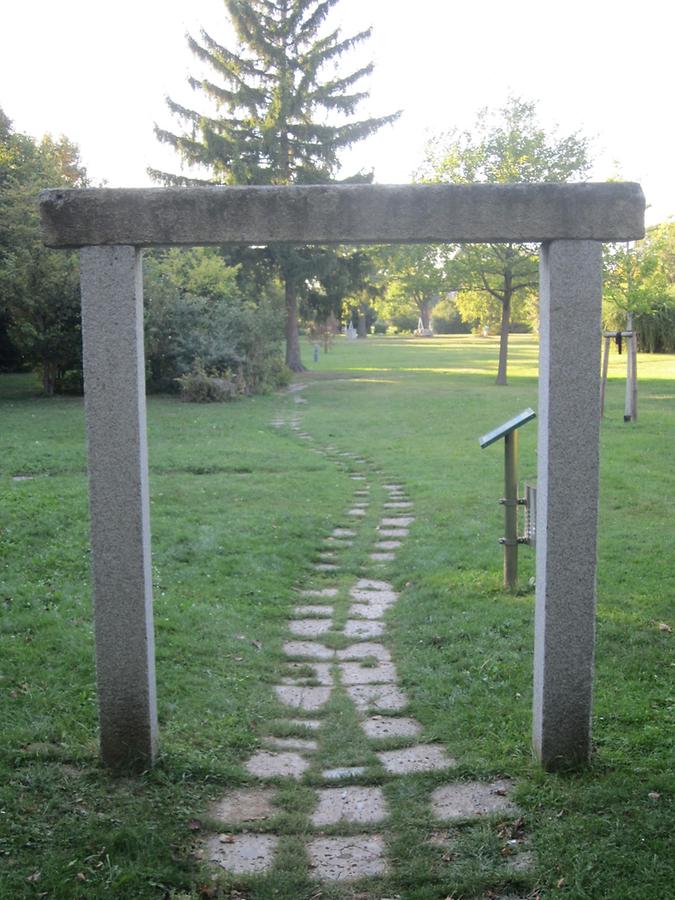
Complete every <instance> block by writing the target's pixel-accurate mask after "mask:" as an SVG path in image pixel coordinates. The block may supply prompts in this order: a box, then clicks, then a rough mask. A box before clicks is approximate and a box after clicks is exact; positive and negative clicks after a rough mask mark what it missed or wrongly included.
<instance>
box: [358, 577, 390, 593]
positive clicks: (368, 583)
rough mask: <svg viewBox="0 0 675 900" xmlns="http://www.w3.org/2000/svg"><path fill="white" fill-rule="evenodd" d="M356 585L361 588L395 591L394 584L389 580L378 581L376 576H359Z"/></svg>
mask: <svg viewBox="0 0 675 900" xmlns="http://www.w3.org/2000/svg"><path fill="white" fill-rule="evenodd" d="M354 586H355V587H356V588H357V589H359V590H366V591H391V592H392V593H393V592H394V588H393V586H392V585H391V584H389V582H388V581H378V580H377V579H375V578H359V580H358V581H357V582H356V584H355V585H354Z"/></svg>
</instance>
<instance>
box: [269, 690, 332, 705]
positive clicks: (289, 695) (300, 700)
mask: <svg viewBox="0 0 675 900" xmlns="http://www.w3.org/2000/svg"><path fill="white" fill-rule="evenodd" d="M274 691H275V693H276V695H277V698H278V699H279V700H280V701H281V703H283V704H284V706H290V707H292V708H293V709H302V710H304V711H305V712H316V711H317V710H319V709H321V707H322V706H325V705H326V703H328V700H329V699H330V691H331V689H330V688H329V687H293V686H291V685H286V684H277V685H275V686H274Z"/></svg>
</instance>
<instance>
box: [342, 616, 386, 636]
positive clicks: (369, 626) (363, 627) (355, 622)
mask: <svg viewBox="0 0 675 900" xmlns="http://www.w3.org/2000/svg"><path fill="white" fill-rule="evenodd" d="M342 633H343V634H344V635H345V636H346V637H352V638H374V637H382V635H383V634H384V622H378V621H365V622H363V621H361V620H360V619H348V620H347V621H346V622H345V627H344V628H343V630H342Z"/></svg>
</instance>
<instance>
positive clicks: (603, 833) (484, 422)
mask: <svg viewBox="0 0 675 900" xmlns="http://www.w3.org/2000/svg"><path fill="white" fill-rule="evenodd" d="M536 356H537V347H536V344H535V342H534V340H533V339H532V338H531V337H529V336H513V337H512V341H511V363H510V383H509V386H508V387H505V388H498V387H495V386H494V384H493V381H494V374H495V371H496V359H497V343H496V340H495V339H480V338H474V337H468V336H466V337H465V336H459V337H448V338H433V339H415V338H392V337H386V338H369V339H368V340H367V341H358V342H357V341H354V342H347V341H346V340H345V339H342V338H341V339H338V340H337V342H336V344H335V346H334V348H332V349H331V350H330V352H329V353H328V354H321V357H320V360H319V362H318V363H316V364H311V363H310V364H309V365H310V367H311V369H312V372H311V373H310V374H309V375H308V377H307V379H305V380H306V381H307V383H308V387H307V389H306V390H305V391H304V392H303V395H302V396H303V398H305V399H306V400H307V401H308V402H307V403H306V404H302V405H301V404H296V403H295V400H294V396H293V395H291V394H286V393H283V394H279V395H275V396H269V397H263V398H255V399H250V400H246V401H240V402H236V403H233V404H227V405H209V406H196V405H190V404H182V403H179V402H178V401H176V400H175V399H170V398H161V397H153V398H150V400H149V403H148V420H149V443H150V473H151V504H152V509H151V514H152V533H153V581H154V590H155V628H156V641H157V682H158V694H159V717H160V729H161V758H160V761H159V764H158V765H157V767H156V768H155V769H154V770H153V771H151V772H148V773H146V774H145V775H143V776H142V777H140V778H138V779H128V778H120V777H113V776H111V775H110V774H109V773H108V772H106V771H105V770H104V769H102V768H101V767H100V766H99V764H98V761H97V725H96V718H97V716H96V694H95V673H94V658H93V641H92V621H91V597H90V580H89V557H88V537H87V529H88V514H87V497H86V476H85V444H84V422H83V411H82V403H81V400H79V399H76V398H55V399H52V400H44V399H41V398H38V397H36V396H35V386H34V384H33V382H32V380H31V379H30V378H28V377H26V376H2V377H1V378H0V422H1V423H2V428H1V431H0V510H1V511H2V513H1V519H0V604H1V607H0V608H1V609H2V616H1V618H0V624H1V630H0V733H1V734H2V742H1V743H2V746H1V750H0V900H4V898H8V900H10V898H23V897H27V898H32V897H47V898H97V897H101V898H109V897H113V898H163V897H166V898H174V900H179V898H181V900H182V898H185V900H187V898H200V897H216V896H220V897H230V898H250V900H268V898H269V900H271V898H279V900H310V898H315V900H318V898H326V900H328V898H336V900H337V898H357V897H360V898H364V900H365V898H368V900H371V898H373V900H384V898H387V897H389V898H393V897H400V898H405V900H408V898H410V900H432V898H433V900H436V898H438V900H443V898H447V897H452V898H453V900H460V898H466V900H469V898H479V897H495V896H510V897H524V896H528V895H530V894H532V896H535V895H536V894H537V893H538V895H539V896H540V897H542V898H548V897H555V898H558V897H561V898H562V897H566V898H588V900H596V898H617V900H620V898H636V900H638V898H639V900H643V898H654V900H661V898H663V900H665V898H668V897H671V896H673V895H675V871H674V868H673V846H672V838H671V836H672V805H671V804H672V797H673V782H672V774H671V773H672V763H673V760H672V722H671V723H669V719H668V717H669V714H670V713H671V712H672V704H673V700H672V673H673V668H672V665H673V663H672V655H671V649H670V648H671V641H672V635H671V632H670V627H673V625H674V622H673V608H674V603H673V601H674V600H675V578H674V576H673V568H674V566H673V556H674V552H673V548H674V535H675V529H674V527H673V503H674V502H675V467H674V466H673V447H675V357H673V356H640V358H639V362H638V374H639V379H640V398H639V415H640V418H639V421H638V422H637V423H628V424H626V423H624V422H623V390H624V380H623V375H624V370H622V368H621V367H622V366H623V365H624V364H625V357H621V358H620V359H619V358H617V356H616V354H615V353H614V354H613V356H612V365H611V367H610V383H609V387H608V395H607V406H606V417H605V420H604V422H603V426H602V468H601V509H600V563H599V572H598V593H599V597H598V600H599V606H598V644H597V670H596V689H595V706H594V723H593V729H594V732H593V733H594V754H593V760H592V765H591V766H590V768H589V769H587V770H585V771H582V772H576V773H568V774H563V775H544V774H543V773H541V772H540V771H539V770H538V769H537V768H536V766H534V765H533V763H532V760H531V753H530V729H531V713H530V707H531V680H532V643H533V637H532V630H533V627H532V626H533V600H534V594H533V590H532V588H531V587H530V586H529V579H530V577H531V576H532V575H533V557H532V553H531V551H530V550H529V549H528V548H525V549H523V550H522V551H521V554H520V562H521V584H522V590H521V591H520V592H519V593H518V594H515V595H508V594H505V593H504V592H503V591H502V590H501V548H500V547H499V545H498V544H497V538H498V537H500V536H501V534H502V527H503V525H502V511H501V507H499V506H498V505H497V503H496V502H495V501H496V500H497V498H498V497H500V496H501V494H502V462H503V461H502V449H501V445H496V446H494V447H491V448H489V449H487V450H485V451H481V450H480V449H479V446H478V437H479V436H480V435H481V434H483V433H485V432H486V431H489V430H490V429H491V428H492V427H494V426H496V425H498V424H499V423H501V422H502V421H504V420H505V419H507V418H510V417H511V416H512V415H513V414H515V413H517V412H519V411H520V410H522V409H523V408H524V407H526V406H532V407H533V408H535V409H536V408H537V396H536ZM305 357H306V358H307V359H309V358H311V348H310V347H309V345H308V347H307V348H306V349H305ZM570 364H571V365H573V360H571V361H570ZM296 411H297V412H300V413H301V415H302V426H303V428H305V429H306V430H307V431H308V432H310V433H311V434H312V435H313V436H314V437H315V438H316V440H317V442H318V443H319V444H320V445H328V444H331V445H333V446H335V447H336V448H337V449H338V450H345V451H346V450H353V451H356V452H358V453H360V454H362V455H363V456H364V457H365V458H366V459H367V460H368V461H369V464H371V465H372V466H373V467H377V468H380V469H382V470H383V473H384V475H385V476H386V477H388V478H390V479H392V480H394V479H395V480H397V481H401V482H402V483H403V484H404V485H405V486H406V489H407V492H408V493H409V495H410V497H411V499H412V500H413V501H414V503H415V514H416V516H417V521H416V522H415V524H414V525H413V526H412V529H411V533H410V537H409V538H408V539H407V541H406V542H405V544H404V547H403V548H402V550H401V552H400V553H399V554H398V557H397V559H396V561H395V562H394V563H392V564H391V566H390V568H389V569H388V570H386V576H387V577H388V578H389V580H391V581H393V583H394V584H395V586H396V587H397V589H398V590H400V591H401V599H400V601H399V603H398V605H397V606H396V607H395V608H394V609H393V610H391V612H390V614H389V617H388V632H387V638H386V640H387V643H388V645H389V646H390V647H391V649H392V653H393V656H394V659H395V661H396V665H397V668H398V672H399V677H400V680H401V683H402V686H403V687H404V688H405V690H406V691H407V693H408V694H409V696H410V699H411V707H412V709H411V712H412V714H413V715H414V716H415V717H416V718H417V719H418V720H419V721H420V722H421V723H422V726H423V729H424V734H423V738H424V740H437V741H440V742H442V743H444V744H445V745H446V747H447V748H448V752H449V754H450V755H451V756H453V757H455V758H456V759H457V760H458V763H459V765H458V768H457V769H456V770H454V771H453V776H452V777H453V779H454V778H455V777H457V778H467V779H469V778H478V779H480V778H496V777H500V776H508V777H511V778H514V779H515V780H516V781H517V782H518V785H519V786H518V789H517V793H516V799H517V801H518V804H519V806H520V807H521V808H522V810H523V816H524V822H525V827H526V829H527V831H528V833H529V835H530V839H531V847H532V850H533V852H534V854H535V859H536V863H535V865H534V868H533V869H531V870H528V871H524V872H520V873H518V872H511V871H510V870H507V869H506V868H505V866H504V865H503V860H501V859H500V849H501V847H502V846H503V834H500V832H499V826H498V823H497V822H496V821H495V820H493V819H486V820H485V821H484V822H481V823H479V824H467V825H464V826H459V827H457V828H456V829H452V835H451V837H452V841H453V850H452V852H450V853H444V852H441V851H439V850H438V849H437V848H432V847H430V846H429V845H428V844H426V843H425V841H426V838H427V836H428V834H429V833H430V832H431V831H433V830H434V828H436V830H437V828H438V826H433V824H432V823H431V822H430V821H429V820H428V812H427V808H426V806H425V803H424V798H425V797H427V796H428V793H429V789H430V787H431V786H433V785H434V784H435V783H437V782H438V783H440V781H441V780H444V781H447V780H448V776H447V774H446V775H444V776H443V779H439V778H438V776H437V775H421V776H414V777H407V778H406V779H404V780H401V779H399V780H398V781H396V782H393V781H392V782H390V783H386V784H385V789H386V791H387V797H388V801H389V804H390V808H391V810H392V819H393V827H392V829H391V833H392V835H394V836H393V838H392V842H393V843H392V844H391V845H390V857H392V858H394V859H395V860H396V862H395V865H394V866H393V871H392V874H391V875H390V876H389V877H387V878H385V879H382V880H381V881H379V882H375V883H363V884H361V885H356V886H355V887H353V888H352V887H344V888H338V887H327V888H320V887H318V886H317V884H316V882H310V881H308V880H307V876H306V870H305V869H304V868H303V867H302V866H301V865H299V863H298V853H297V848H298V846H299V843H294V842H293V839H292V838H289V839H288V840H287V843H286V845H285V847H284V848H282V854H281V857H280V858H281V860H282V862H281V866H280V869H279V871H278V872H277V873H275V875H274V877H271V878H260V877H259V878H253V879H249V880H246V879H239V880H236V879H230V880H227V879H226V880H222V881H221V883H220V886H217V885H216V883H215V882H214V878H213V875H212V873H210V872H209V871H208V870H206V868H205V867H204V866H203V864H202V863H200V861H199V859H198V858H197V855H196V854H195V853H194V848H195V841H196V840H197V839H198V838H199V832H198V831H197V830H196V829H197V828H198V821H197V820H199V819H200V817H202V816H203V815H204V810H205V809H206V807H207V805H208V803H209V802H210V801H211V800H213V799H217V798H218V797H220V796H221V795H222V794H223V792H224V791H225V789H226V788H228V787H231V786H233V785H238V784H245V783H246V782H247V780H249V779H248V778H247V773H246V772H245V770H244V769H243V767H242V761H243V760H245V759H246V758H247V756H250V754H251V753H252V752H253V751H254V750H255V748H256V747H257V746H259V743H260V735H261V733H262V726H263V723H265V722H266V721H268V720H270V719H272V718H274V717H275V716H277V715H278V714H279V707H278V706H277V704H276V702H275V700H274V696H273V692H272V688H271V686H272V685H273V684H274V683H275V682H276V681H277V679H278V675H279V672H280V670H281V666H282V663H283V656H282V653H281V643H282V641H283V640H284V639H285V638H286V637H287V633H286V621H287V618H288V614H289V610H290V608H291V606H292V605H293V603H294V602H296V598H297V594H296V593H295V592H294V588H297V587H298V586H299V585H301V586H309V585H311V584H312V579H313V578H314V579H316V575H315V574H314V573H313V572H312V571H311V563H312V561H313V560H315V559H316V554H317V552H318V550H319V549H320V544H321V541H322V538H323V537H325V536H326V535H327V534H328V533H329V532H330V531H331V530H332V529H333V528H334V527H335V526H337V525H344V524H345V520H344V510H345V509H346V505H345V504H346V503H347V498H348V497H349V495H350V493H351V491H352V488H353V482H351V481H350V480H349V473H348V470H347V469H345V470H344V471H341V470H338V469H336V467H335V466H334V465H333V464H332V463H331V462H329V461H328V460H326V459H325V458H324V457H322V456H320V455H318V454H314V453H311V452H310V450H309V447H308V446H307V445H306V444H304V445H303V443H302V441H299V440H298V439H297V437H296V436H295V435H294V434H293V433H292V432H291V431H290V430H289V429H288V428H276V429H275V428H273V427H271V421H272V419H273V418H274V417H275V415H277V414H280V413H281V414H283V415H286V416H289V415H290V414H292V413H294V412H296ZM535 452H536V426H535V425H528V426H525V427H524V428H523V429H522V431H521V466H520V472H521V477H523V478H524V477H528V476H529V477H534V475H535V470H536V464H535V458H536V457H535ZM17 476H24V477H23V478H22V479H21V480H17ZM362 562H363V560H362V559H361V558H360V557H359V555H358V550H357V548H355V549H354V552H353V553H352V554H351V555H348V556H347V558H346V561H345V571H344V572H343V574H342V575H341V577H342V578H343V579H346V581H347V582H349V581H350V580H353V577H354V575H356V574H357V573H358V572H359V571H360V566H361V564H362ZM346 733H347V732H346ZM334 740H335V741H338V742H339V741H342V742H343V743H344V740H345V735H344V734H343V735H340V734H337V735H335V736H334ZM354 740H355V741H356V738H354ZM328 745H329V749H328V751H327V753H328V756H327V758H326V763H327V764H329V756H330V741H329V742H328ZM358 752H359V751H358V746H357V745H356V744H355V748H354V753H355V755H358ZM383 783H384V782H383ZM282 802H283V804H285V805H284V815H285V821H286V823H287V826H288V827H287V831H288V832H289V833H290V832H292V833H294V834H295V835H296V836H297V838H298V839H299V838H300V836H302V835H303V834H304V833H305V832H306V831H307V819H306V812H307V808H308V803H310V802H311V801H310V800H309V799H308V795H307V794H306V789H304V788H300V789H297V790H294V791H289V792H287V796H286V797H285V798H284V797H282Z"/></svg>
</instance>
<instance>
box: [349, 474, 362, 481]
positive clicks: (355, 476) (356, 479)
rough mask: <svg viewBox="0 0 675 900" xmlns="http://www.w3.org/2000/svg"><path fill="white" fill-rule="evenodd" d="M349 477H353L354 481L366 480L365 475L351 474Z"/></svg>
mask: <svg viewBox="0 0 675 900" xmlns="http://www.w3.org/2000/svg"><path fill="white" fill-rule="evenodd" d="M349 477H350V478H351V480H352V481H365V480H366V476H365V475H350V476H349Z"/></svg>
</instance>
